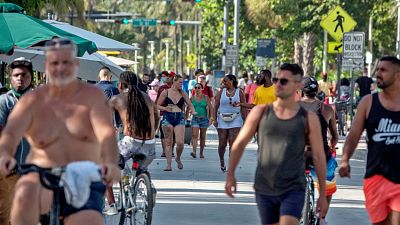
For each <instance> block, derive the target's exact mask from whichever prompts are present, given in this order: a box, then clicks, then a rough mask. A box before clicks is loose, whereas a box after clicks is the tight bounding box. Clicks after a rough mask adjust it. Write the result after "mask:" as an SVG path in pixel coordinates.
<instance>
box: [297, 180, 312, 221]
mask: <svg viewBox="0 0 400 225" xmlns="http://www.w3.org/2000/svg"><path fill="white" fill-rule="evenodd" d="M308 185H309V184H307V187H306V194H305V198H304V206H303V211H302V212H301V219H300V223H299V224H300V225H309V224H310V216H309V212H310V200H311V193H310V189H309V187H308Z"/></svg>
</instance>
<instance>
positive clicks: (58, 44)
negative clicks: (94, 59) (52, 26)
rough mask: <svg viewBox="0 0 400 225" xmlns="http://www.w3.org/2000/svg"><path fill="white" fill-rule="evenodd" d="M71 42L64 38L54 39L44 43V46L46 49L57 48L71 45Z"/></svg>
mask: <svg viewBox="0 0 400 225" xmlns="http://www.w3.org/2000/svg"><path fill="white" fill-rule="evenodd" d="M72 44H73V42H72V41H71V40H69V39H65V38H55V39H52V40H50V41H46V43H45V44H44V46H45V47H47V48H53V47H54V48H59V47H61V46H66V45H72Z"/></svg>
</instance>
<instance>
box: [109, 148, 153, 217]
mask: <svg viewBox="0 0 400 225" xmlns="http://www.w3.org/2000/svg"><path fill="white" fill-rule="evenodd" d="M145 159H146V156H145V155H144V154H137V155H135V156H134V157H133V158H132V160H133V163H132V167H129V166H127V165H125V169H124V170H123V176H122V179H121V181H120V182H119V191H118V192H116V193H114V195H116V196H115V197H116V206H117V209H118V212H119V215H120V217H119V223H118V224H119V225H124V224H129V225H151V221H152V216H153V207H154V205H155V199H156V190H155V188H154V187H153V185H152V183H151V178H150V173H149V172H148V171H147V170H143V169H142V168H141V166H142V164H143V162H144V161H145ZM104 217H105V222H106V224H111V222H110V221H112V220H113V219H112V217H113V216H108V215H105V214H104Z"/></svg>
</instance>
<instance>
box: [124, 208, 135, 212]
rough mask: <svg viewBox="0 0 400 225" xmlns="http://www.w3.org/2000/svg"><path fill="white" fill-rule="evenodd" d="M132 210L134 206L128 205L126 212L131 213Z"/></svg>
mask: <svg viewBox="0 0 400 225" xmlns="http://www.w3.org/2000/svg"><path fill="white" fill-rule="evenodd" d="M132 211H135V207H129V208H127V209H126V212H127V213H131V212H132Z"/></svg>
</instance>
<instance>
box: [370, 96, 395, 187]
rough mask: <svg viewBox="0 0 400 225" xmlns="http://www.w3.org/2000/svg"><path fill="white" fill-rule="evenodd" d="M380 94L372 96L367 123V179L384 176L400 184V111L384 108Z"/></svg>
mask: <svg viewBox="0 0 400 225" xmlns="http://www.w3.org/2000/svg"><path fill="white" fill-rule="evenodd" d="M378 96H379V95H378V93H375V94H373V95H372V106H371V111H370V112H369V115H368V118H367V120H366V121H365V129H366V130H367V137H368V138H367V144H368V156H367V171H366V173H365V178H368V177H372V176H374V175H382V176H383V177H385V178H386V179H388V180H390V181H392V182H394V183H397V184H400V111H398V112H393V111H389V110H386V109H385V108H383V106H382V104H381V102H380V101H379V97H378Z"/></svg>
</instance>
